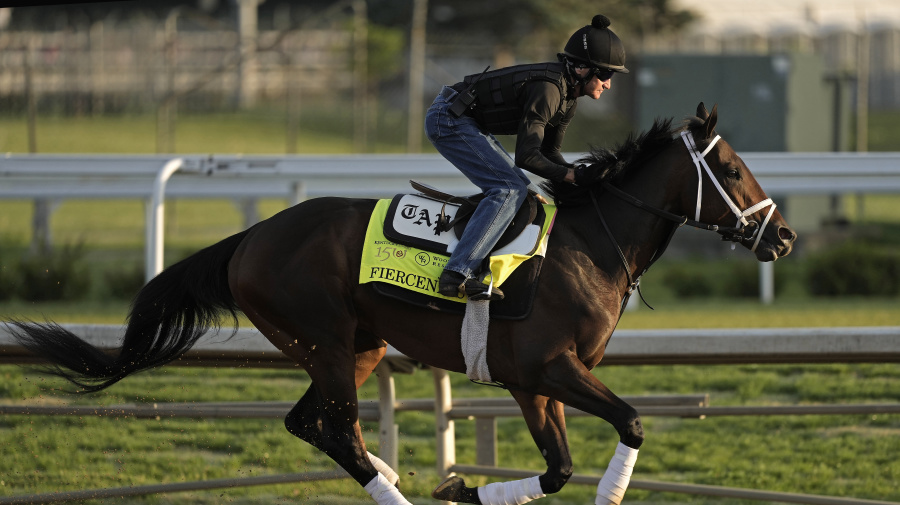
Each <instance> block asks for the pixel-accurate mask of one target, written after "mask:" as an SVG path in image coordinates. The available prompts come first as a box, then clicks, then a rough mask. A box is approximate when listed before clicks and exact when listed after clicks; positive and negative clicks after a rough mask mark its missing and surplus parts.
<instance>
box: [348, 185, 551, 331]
mask: <svg viewBox="0 0 900 505" xmlns="http://www.w3.org/2000/svg"><path fill="white" fill-rule="evenodd" d="M410 182H411V183H412V185H413V188H415V189H416V190H418V192H417V193H414V194H399V195H396V196H395V197H394V198H392V199H386V200H379V201H378V202H377V203H376V206H375V209H374V210H373V213H372V217H371V218H370V220H369V225H368V228H367V230H366V237H365V242H364V247H363V252H362V260H361V265H360V278H359V283H360V284H367V283H371V285H372V288H373V289H374V290H375V291H376V292H377V293H379V294H381V295H385V296H388V297H391V298H395V299H398V300H402V301H404V302H407V303H412V304H413V305H417V306H420V307H424V308H428V309H430V310H436V311H439V312H449V313H454V314H462V313H463V312H464V311H465V308H466V307H467V306H468V304H466V303H460V302H464V301H465V300H464V299H455V298H449V297H443V296H441V295H439V294H438V292H437V287H438V277H439V276H440V274H441V271H442V270H443V267H444V265H445V264H446V262H447V259H448V257H449V256H450V254H452V251H453V250H454V249H455V247H456V245H457V244H458V243H459V239H458V235H461V234H462V232H463V230H464V229H465V228H464V227H465V226H466V224H467V223H468V222H469V219H470V218H471V216H472V212H473V211H474V209H475V207H476V206H477V205H478V202H480V201H481V199H483V198H484V197H483V196H482V195H475V196H467V197H460V196H455V195H451V194H448V193H445V192H442V191H440V190H437V189H435V188H433V187H431V186H428V185H425V184H421V183H418V182H415V181H410ZM527 201H528V203H527V204H523V205H522V208H521V209H519V211H518V213H517V214H516V216H515V218H514V220H513V225H511V226H510V227H509V229H507V230H506V232H505V233H504V234H503V238H502V239H501V241H500V242H499V243H498V246H497V247H496V248H495V250H494V251H492V252H491V254H490V256H489V261H490V266H489V267H488V268H489V269H490V272H491V275H492V276H493V277H492V279H493V280H494V281H495V282H496V283H497V285H498V286H499V285H502V286H503V289H504V291H505V292H506V294H507V296H506V297H505V298H504V299H503V300H499V301H493V302H491V303H490V317H491V318H496V319H522V318H525V317H527V315H528V314H529V313H530V311H531V304H532V301H533V300H534V296H535V293H536V288H537V278H538V276H539V273H540V270H541V264H542V262H543V259H544V258H543V256H544V253H545V252H546V247H547V241H548V238H549V233H550V230H551V229H552V227H553V218H554V217H555V213H556V209H555V207H552V206H548V207H546V210H545V206H544V205H539V204H538V202H537V200H536V198H534V197H529V198H528V199H527ZM487 262H488V259H486V263H487Z"/></svg>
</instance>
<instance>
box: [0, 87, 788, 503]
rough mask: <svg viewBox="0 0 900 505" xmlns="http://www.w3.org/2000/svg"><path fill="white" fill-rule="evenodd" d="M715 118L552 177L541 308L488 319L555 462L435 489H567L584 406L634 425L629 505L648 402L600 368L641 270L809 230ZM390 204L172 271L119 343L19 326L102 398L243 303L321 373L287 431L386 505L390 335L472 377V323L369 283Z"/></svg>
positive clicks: (307, 223) (462, 492)
mask: <svg viewBox="0 0 900 505" xmlns="http://www.w3.org/2000/svg"><path fill="white" fill-rule="evenodd" d="M717 120H718V112H717V106H716V107H713V109H712V112H711V113H710V112H709V111H708V110H707V109H706V107H705V106H704V104H703V103H702V102H701V103H700V104H699V105H698V107H697V112H696V116H692V117H688V118H687V119H685V121H684V123H683V124H679V125H677V126H673V125H672V122H673V120H672V119H671V118H669V119H657V120H656V121H655V122H654V124H653V126H652V127H651V128H650V129H649V130H647V131H645V132H643V133H641V134H635V133H632V134H630V135H629V136H628V138H627V139H626V140H625V141H624V142H623V143H622V144H621V145H620V146H619V147H618V148H617V149H616V150H615V151H610V150H606V149H599V148H592V149H591V151H590V153H589V154H588V155H586V157H585V158H584V159H582V160H579V162H580V163H584V164H585V165H586V166H587V169H586V173H587V174H589V175H588V177H586V182H582V183H581V184H580V185H577V186H576V185H573V184H569V183H565V182H545V183H544V184H543V186H542V187H543V189H544V191H545V192H546V193H547V195H548V196H549V197H551V198H552V199H553V201H554V202H555V204H556V205H557V216H556V220H555V223H554V226H553V229H552V234H551V238H550V241H549V245H548V248H547V251H546V257H545V259H544V261H543V266H542V269H541V274H540V278H539V281H538V282H539V284H538V289H537V291H536V295H535V297H534V300H533V308H532V310H531V312H530V313H529V315H528V316H527V317H526V318H524V319H521V320H492V321H491V322H490V325H489V333H488V341H487V363H488V366H489V368H490V374H491V377H492V378H494V379H495V380H496V381H498V382H500V383H502V384H503V385H504V386H505V387H506V388H507V389H508V390H509V392H510V394H511V395H512V396H513V398H515V400H516V402H517V403H518V405H519V407H520V408H521V411H522V415H523V416H524V419H525V422H526V424H527V427H528V429H529V431H530V433H531V435H532V438H533V439H534V442H535V444H536V445H537V448H538V449H539V450H540V452H541V454H542V455H543V457H544V459H545V461H546V467H547V469H546V471H545V472H544V473H543V474H541V475H539V476H536V477H533V478H530V479H524V480H520V481H512V482H497V483H491V484H488V485H486V486H479V487H468V486H466V484H465V481H464V480H463V479H462V478H460V477H458V476H450V477H448V478H447V479H446V480H444V481H443V482H441V483H440V484H439V485H438V486H437V487H436V488H435V490H434V491H433V493H432V496H433V497H434V498H436V499H440V500H446V501H456V502H463V503H476V504H477V503H482V504H485V505H489V504H497V503H525V502H526V501H530V500H532V499H535V498H540V497H543V496H546V495H550V494H553V493H555V492H558V491H559V490H560V489H562V487H563V486H564V485H565V484H566V482H567V480H568V479H569V477H570V476H571V475H572V473H573V465H572V459H571V457H570V452H569V447H568V442H567V438H566V426H565V417H564V415H563V405H569V406H571V407H574V408H577V409H580V410H582V411H585V412H587V413H589V414H592V415H593V416H596V417H599V418H600V419H603V420H604V421H606V422H607V423H609V424H611V425H612V427H613V428H614V429H615V430H616V432H617V433H618V434H619V444H618V447H617V449H616V455H615V456H614V457H613V458H612V460H611V461H610V464H609V467H608V469H607V471H606V472H605V473H604V475H603V478H602V479H601V481H600V484H599V485H598V488H597V496H598V501H597V503H613V504H619V503H620V502H621V500H622V497H623V495H624V493H625V489H626V488H627V485H628V482H629V478H630V475H631V472H632V469H633V466H634V462H635V459H636V456H637V452H638V449H639V448H640V447H641V444H642V443H643V441H644V431H643V428H642V425H641V419H640V416H639V414H638V412H637V411H636V410H635V409H634V408H633V407H631V406H630V405H628V404H627V403H626V402H624V401H622V400H621V399H620V398H619V397H617V396H616V395H615V394H614V393H613V392H612V391H610V389H609V388H608V387H607V386H606V385H604V384H603V382H601V381H600V380H599V379H598V378H597V377H595V375H594V374H592V373H591V370H592V369H593V368H594V367H595V366H597V365H598V364H599V363H600V361H601V359H602V358H603V355H604V351H605V349H606V346H607V343H608V342H609V339H610V337H611V335H612V333H613V330H614V329H615V327H616V325H617V323H618V321H619V318H620V317H621V315H622V311H623V309H624V305H625V304H624V301H625V300H627V299H628V297H629V296H630V294H631V293H632V292H633V291H634V290H635V288H636V287H638V286H639V285H638V281H639V279H640V275H641V274H642V273H644V272H645V271H646V270H647V268H648V267H649V265H651V264H652V263H653V262H654V261H655V260H656V259H657V258H658V257H659V256H660V255H661V254H662V252H663V251H664V250H665V247H666V245H667V244H668V241H669V240H670V239H671V236H672V234H673V233H674V232H675V230H677V229H678V228H679V227H681V226H683V225H691V226H697V227H700V228H704V229H707V230H711V231H714V232H716V233H718V234H719V235H721V236H722V238H723V239H726V240H732V241H734V242H735V243H737V244H741V245H742V246H744V247H745V248H747V249H749V250H751V251H752V252H753V254H755V256H756V258H757V259H758V260H759V261H775V260H776V259H778V258H780V257H782V256H786V255H787V254H789V253H790V252H791V249H792V246H793V242H794V240H795V239H796V237H797V235H796V233H795V232H794V231H793V230H792V229H791V228H790V227H789V226H788V225H787V223H786V222H785V220H784V219H783V217H782V216H781V214H780V212H779V211H778V210H777V209H776V208H775V204H774V203H773V202H772V200H771V199H769V198H768V197H767V196H766V194H765V193H764V192H763V190H762V189H761V188H760V186H759V184H758V182H757V181H756V179H755V178H754V177H753V175H752V174H751V172H750V170H749V169H748V168H747V166H746V165H745V164H744V162H743V161H742V160H741V158H740V157H739V156H738V155H737V154H736V153H735V151H734V150H733V149H732V148H731V146H729V144H728V143H727V142H725V140H723V139H721V137H720V136H719V135H717V134H716V132H715V127H716V123H717ZM710 187H712V188H715V190H710V189H709V188H710ZM704 188H706V189H704ZM375 203H376V201H375V200H370V199H349V198H339V197H323V198H316V199H310V200H307V201H304V202H302V203H300V204H298V205H295V206H293V207H290V208H288V209H286V210H284V211H282V212H280V213H278V214H276V215H275V216H273V217H271V218H269V219H267V220H264V221H262V222H260V223H257V224H256V225H254V226H252V227H250V228H248V229H246V230H244V231H242V232H240V233H237V234H235V235H233V236H230V237H228V238H226V239H224V240H222V241H220V242H218V243H217V244H214V245H211V246H209V247H207V248H205V249H202V250H200V251H199V252H197V253H195V254H193V255H192V256H190V257H188V258H186V259H184V260H182V261H180V262H178V263H176V264H174V265H172V266H170V267H168V268H167V269H165V270H164V271H163V272H162V273H160V274H159V275H158V276H156V277H155V278H153V279H152V280H150V281H149V282H148V283H147V284H146V285H145V286H144V287H143V288H142V289H141V290H140V292H139V293H138V294H137V295H136V297H135V299H134V301H133V302H132V306H131V309H130V312H129V316H128V319H127V328H126V331H125V335H124V337H123V341H122V343H121V347H120V348H118V349H117V350H116V351H115V352H112V353H110V352H106V351H102V350H100V349H97V348H95V347H94V346H92V345H91V344H88V343H86V342H85V341H83V340H81V339H80V338H78V337H77V336H75V335H73V334H71V333H70V332H68V331H66V330H65V329H63V328H61V327H60V326H58V325H56V324H55V323H52V322H45V323H42V324H38V323H26V322H22V321H15V320H14V321H11V322H9V323H8V324H9V325H10V328H11V329H12V330H14V331H13V332H14V334H15V336H16V338H17V340H18V342H19V343H20V344H21V345H23V346H24V347H26V348H27V349H29V350H30V351H31V352H34V353H35V354H38V355H39V356H41V357H43V358H45V359H46V360H48V361H49V363H50V364H51V365H50V368H47V369H46V370H45V371H47V372H49V373H54V374H57V375H59V376H61V377H63V378H65V379H67V380H69V381H71V383H73V384H75V385H76V386H77V387H78V388H79V390H78V391H79V392H93V391H98V390H101V389H104V388H107V387H109V386H111V385H113V384H115V383H116V382H118V381H119V380H121V379H124V378H125V377H126V376H128V375H131V374H133V373H135V372H138V371H142V370H146V369H149V368H153V367H158V366H161V365H164V364H166V363H168V362H170V361H172V360H174V359H176V358H178V357H179V356H181V355H182V354H183V353H184V352H186V351H187V350H188V349H190V348H191V346H192V345H193V344H194V343H196V341H197V339H198V338H200V336H201V335H203V334H204V333H205V332H206V331H207V330H209V329H211V328H218V327H220V325H222V324H223V323H224V322H226V321H227V319H228V318H229V317H230V318H231V319H232V324H233V326H235V327H236V326H237V315H238V313H239V312H243V313H244V314H245V315H246V317H247V318H249V320H250V321H251V322H252V323H253V324H254V325H255V326H256V327H257V328H258V329H259V330H260V332H261V333H262V334H263V335H264V336H265V337H266V338H267V339H268V340H269V341H271V342H272V343H273V344H274V345H275V346H276V347H277V348H278V349H279V350H281V352H283V353H284V354H285V355H287V356H288V357H290V358H291V359H292V360H293V361H295V362H296V363H297V364H298V365H300V366H302V367H303V368H304V369H305V371H306V372H307V373H308V374H309V377H310V379H311V380H312V384H311V386H310V387H309V389H308V390H307V391H306V392H305V393H304V394H303V396H302V397H301V398H300V399H299V401H298V402H297V403H296V405H295V406H294V407H293V408H292V409H291V410H290V412H289V413H288V414H287V416H286V417H285V421H284V422H285V427H286V429H287V430H288V431H289V432H290V433H291V434H293V435H295V436H296V437H298V438H300V439H301V440H303V441H305V442H307V443H309V444H311V445H312V446H313V447H315V448H316V449H318V450H320V451H322V452H323V453H325V454H326V455H328V456H329V457H330V458H331V459H333V460H334V461H335V462H336V463H337V464H338V465H340V466H341V467H342V468H344V469H345V470H346V471H347V473H348V474H349V475H350V477H352V478H353V479H354V480H355V481H356V482H357V483H359V485H360V486H363V487H364V488H365V489H366V490H367V491H368V492H369V494H370V495H371V496H372V498H373V499H374V500H375V501H376V503H378V504H379V505H387V504H407V503H409V502H408V501H407V500H406V499H405V498H404V497H403V495H402V493H400V491H399V487H398V485H399V483H398V477H397V475H396V473H395V472H393V470H392V469H391V468H390V467H388V466H387V465H386V464H384V462H383V461H381V460H380V459H379V458H377V457H376V456H374V455H372V454H371V453H369V452H368V451H367V450H366V445H365V443H364V442H363V438H362V435H361V430H360V425H359V422H358V400H357V389H358V388H359V387H360V386H361V385H362V384H363V382H365V380H366V379H367V378H368V377H369V376H370V375H371V374H372V372H373V370H374V369H375V366H376V364H378V362H379V361H380V360H381V359H382V357H384V355H385V352H386V346H387V345H388V344H390V345H393V346H394V347H395V348H396V349H397V350H399V351H400V352H402V353H403V354H405V355H407V356H409V357H411V358H413V359H415V360H418V361H419V362H421V363H424V364H427V365H429V366H431V367H437V368H441V369H445V370H448V371H453V372H461V373H464V372H465V371H466V366H465V362H464V356H463V351H462V350H461V344H460V340H461V337H460V328H461V316H460V315H459V314H452V313H447V312H439V311H435V310H429V309H428V308H423V307H420V306H415V305H412V304H408V303H404V302H402V301H399V300H396V299H394V298H391V297H386V296H383V295H381V294H379V293H378V292H377V291H376V290H375V289H373V287H372V284H360V283H359V269H360V256H361V250H362V247H363V235H364V232H365V230H366V227H367V223H368V221H369V216H370V215H371V214H372V211H373V208H374V206H375ZM690 216H693V218H691V217H690Z"/></svg>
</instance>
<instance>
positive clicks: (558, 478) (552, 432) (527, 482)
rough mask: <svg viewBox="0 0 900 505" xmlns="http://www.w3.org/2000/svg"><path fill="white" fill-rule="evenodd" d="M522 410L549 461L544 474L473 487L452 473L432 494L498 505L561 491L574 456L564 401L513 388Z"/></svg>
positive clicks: (513, 393) (485, 504) (570, 473)
mask: <svg viewBox="0 0 900 505" xmlns="http://www.w3.org/2000/svg"><path fill="white" fill-rule="evenodd" d="M511 393H512V395H513V397H514V398H515V399H516V402H518V404H519V407H520V408H521V409H522V414H523V415H524V416H525V423H526V424H527V425H528V430H529V431H530V432H531V436H532V438H533V439H534V441H535V443H536V444H537V446H538V449H539V450H540V451H541V455H542V456H543V457H544V461H546V463H547V471H546V472H545V473H544V474H543V475H540V476H537V477H531V478H528V479H522V480H517V481H512V482H495V483H492V484H488V485H486V486H481V487H477V488H470V487H467V486H466V485H465V481H463V479H461V478H460V477H456V476H452V477H449V478H448V479H446V480H445V481H444V482H443V483H441V485H440V486H438V487H437V488H436V489H435V490H434V492H433V493H432V496H433V497H434V498H437V499H440V500H447V501H457V502H463V503H476V504H481V505H497V504H506V503H527V502H529V501H531V500H534V499H537V498H542V497H544V496H546V495H548V494H553V493H556V492H558V491H559V490H560V489H562V487H563V486H564V485H565V484H566V482H568V480H569V477H571V476H572V458H571V456H570V454H569V442H568V439H567V437H566V421H565V415H564V413H563V404H561V403H559V402H557V401H554V400H551V399H549V398H547V397H546V396H535V395H531V394H528V393H525V392H521V391H511Z"/></svg>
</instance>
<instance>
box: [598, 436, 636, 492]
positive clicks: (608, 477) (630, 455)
mask: <svg viewBox="0 0 900 505" xmlns="http://www.w3.org/2000/svg"><path fill="white" fill-rule="evenodd" d="M637 455H638V450H637V449H632V448H631V447H628V446H627V445H625V444H623V443H622V442H619V445H618V446H616V453H615V454H614V455H613V457H612V459H611V460H609V467H608V468H607V469H606V472H605V473H604V474H603V478H602V479H600V484H598V485H597V500H596V501H595V502H594V503H595V504H596V505H610V504H612V505H619V504H620V503H622V498H623V497H625V490H626V489H628V482H629V481H631V472H632V471H633V470H634V462H635V461H637Z"/></svg>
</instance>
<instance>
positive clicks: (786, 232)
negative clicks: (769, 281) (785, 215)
mask: <svg viewBox="0 0 900 505" xmlns="http://www.w3.org/2000/svg"><path fill="white" fill-rule="evenodd" d="M773 228H774V230H773V233H771V236H770V234H769V233H765V234H764V235H763V237H762V240H760V243H759V246H758V247H757V248H756V251H755V252H756V259H758V260H759V261H775V260H777V259H778V258H781V257H783V256H787V255H788V254H790V253H791V251H792V250H793V249H794V241H795V240H797V232H795V231H794V230H792V229H790V228H789V227H787V226H776V227H773ZM767 231H768V230H767Z"/></svg>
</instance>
